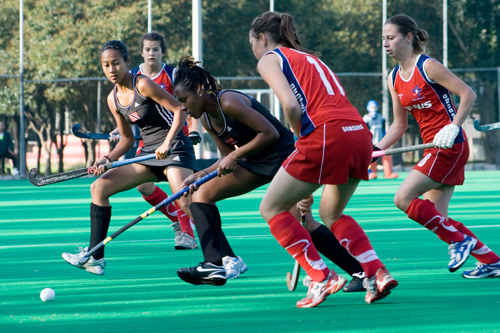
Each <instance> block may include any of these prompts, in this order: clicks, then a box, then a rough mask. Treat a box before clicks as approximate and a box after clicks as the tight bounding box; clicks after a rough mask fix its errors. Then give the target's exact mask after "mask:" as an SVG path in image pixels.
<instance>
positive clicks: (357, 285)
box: [343, 272, 366, 293]
mask: <svg viewBox="0 0 500 333" xmlns="http://www.w3.org/2000/svg"><path fill="white" fill-rule="evenodd" d="M365 277H366V275H365V272H359V273H354V274H353V275H352V280H351V282H349V284H347V285H346V286H345V287H344V289H343V291H344V292H345V293H353V292H358V291H366V288H365V287H364V286H363V281H364V279H365Z"/></svg>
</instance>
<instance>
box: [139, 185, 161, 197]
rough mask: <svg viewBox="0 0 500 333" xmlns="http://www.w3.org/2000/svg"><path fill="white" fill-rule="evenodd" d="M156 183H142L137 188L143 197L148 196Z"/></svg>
mask: <svg viewBox="0 0 500 333" xmlns="http://www.w3.org/2000/svg"><path fill="white" fill-rule="evenodd" d="M155 188H156V185H155V184H154V183H144V184H141V185H139V186H137V190H138V191H139V192H140V193H141V194H142V195H143V196H145V197H149V196H150V195H151V194H153V192H154V191H155Z"/></svg>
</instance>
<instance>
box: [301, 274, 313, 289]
mask: <svg viewBox="0 0 500 333" xmlns="http://www.w3.org/2000/svg"><path fill="white" fill-rule="evenodd" d="M312 282H313V279H311V277H310V276H309V275H306V277H305V278H304V280H302V284H303V285H304V287H307V288H309V286H310V285H311V283H312Z"/></svg>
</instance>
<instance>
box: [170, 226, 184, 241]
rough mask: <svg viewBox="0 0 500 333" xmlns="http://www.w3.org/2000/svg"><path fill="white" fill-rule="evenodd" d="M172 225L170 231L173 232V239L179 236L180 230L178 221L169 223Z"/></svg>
mask: <svg viewBox="0 0 500 333" xmlns="http://www.w3.org/2000/svg"><path fill="white" fill-rule="evenodd" d="M170 226H171V227H172V231H173V232H174V233H175V239H177V238H179V237H180V236H181V233H182V230H181V225H180V223H179V222H174V223H172V224H171V225H170Z"/></svg>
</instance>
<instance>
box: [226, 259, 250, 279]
mask: <svg viewBox="0 0 500 333" xmlns="http://www.w3.org/2000/svg"><path fill="white" fill-rule="evenodd" d="M222 264H223V265H224V268H225V269H226V279H228V280H230V279H236V278H237V277H238V276H240V274H243V273H245V272H246V271H248V266H247V265H245V263H244V262H243V259H241V257H240V256H237V257H230V256H225V257H224V258H222Z"/></svg>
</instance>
